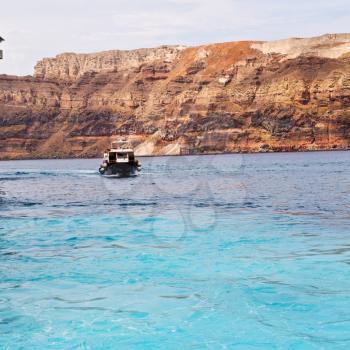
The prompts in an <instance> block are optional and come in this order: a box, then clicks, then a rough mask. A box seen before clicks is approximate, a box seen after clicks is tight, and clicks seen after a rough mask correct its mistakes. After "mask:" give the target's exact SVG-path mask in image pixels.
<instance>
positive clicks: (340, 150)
mask: <svg viewBox="0 0 350 350" xmlns="http://www.w3.org/2000/svg"><path fill="white" fill-rule="evenodd" d="M347 151H350V148H343V149H340V148H337V149H318V150H301V151H296V150H290V151H289V150H284V151H265V152H264V151H263V152H213V153H197V154H154V155H137V157H139V158H160V157H198V156H218V155H239V154H241V155H257V154H281V153H282V154H283V153H317V152H322V153H324V152H347ZM100 158H101V157H23V158H3V159H1V158H0V162H13V161H24V160H28V161H29V160H88V159H100Z"/></svg>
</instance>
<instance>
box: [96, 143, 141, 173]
mask: <svg viewBox="0 0 350 350" xmlns="http://www.w3.org/2000/svg"><path fill="white" fill-rule="evenodd" d="M98 171H99V173H100V174H101V175H103V176H106V177H131V176H136V175H137V172H138V171H141V163H140V162H139V161H138V160H137V159H135V154H134V150H133V149H132V148H131V147H130V146H129V145H128V143H127V142H126V141H115V142H112V145H111V148H110V149H107V150H106V151H105V153H104V155H103V161H102V164H101V165H100V168H99V170H98Z"/></svg>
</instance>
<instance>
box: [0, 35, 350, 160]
mask: <svg viewBox="0 0 350 350" xmlns="http://www.w3.org/2000/svg"><path fill="white" fill-rule="evenodd" d="M122 137H128V139H129V140H130V141H131V142H132V143H133V144H134V146H135V147H136V150H137V153H138V154H145V155H151V154H157V155H158V154H187V153H212V152H219V153H220V152H266V151H292V150H326V149H348V148H350V34H349V35H347V34H338V35H324V36H321V37H317V38H311V39H287V40H281V41H275V42H230V43H223V44H213V45H205V46H200V47H188V48H185V47H180V46H163V47H160V48H155V49H140V50H134V51H107V52H101V53H97V54H73V53H67V54H61V55H58V56H56V57H55V58H51V59H43V60H42V61H40V62H39V63H38V64H37V65H36V67H35V73H34V76H33V77H29V76H28V77H15V76H7V75H0V159H9V158H44V157H45V158H52V157H95V156H98V157H99V156H100V155H101V152H102V151H103V149H104V148H105V147H107V146H108V145H109V143H110V141H111V140H112V139H116V138H122Z"/></svg>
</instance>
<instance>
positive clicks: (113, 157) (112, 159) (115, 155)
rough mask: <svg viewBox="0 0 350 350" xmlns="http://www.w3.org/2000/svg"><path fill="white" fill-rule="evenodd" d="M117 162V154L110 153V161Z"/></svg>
mask: <svg viewBox="0 0 350 350" xmlns="http://www.w3.org/2000/svg"><path fill="white" fill-rule="evenodd" d="M116 160H117V153H116V152H109V161H110V162H115V161H116Z"/></svg>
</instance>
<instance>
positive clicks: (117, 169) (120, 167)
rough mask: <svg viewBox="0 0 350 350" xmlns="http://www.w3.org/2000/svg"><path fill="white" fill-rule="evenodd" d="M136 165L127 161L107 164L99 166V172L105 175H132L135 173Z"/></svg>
mask: <svg viewBox="0 0 350 350" xmlns="http://www.w3.org/2000/svg"><path fill="white" fill-rule="evenodd" d="M137 171H138V168H137V166H136V165H131V164H128V163H125V164H124V163H119V164H109V165H108V166H107V167H105V168H102V167H101V168H100V170H99V172H100V174H101V175H103V176H105V177H133V176H136V175H137Z"/></svg>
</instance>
